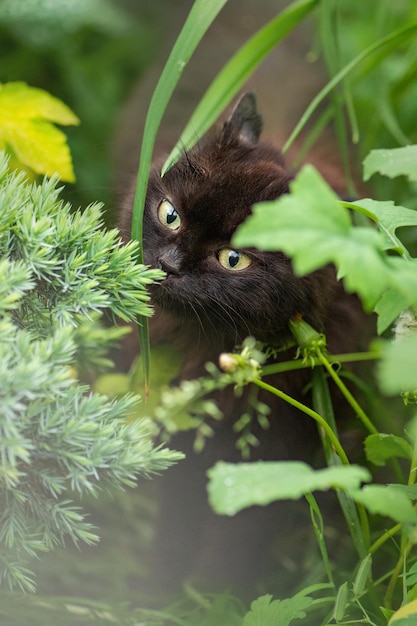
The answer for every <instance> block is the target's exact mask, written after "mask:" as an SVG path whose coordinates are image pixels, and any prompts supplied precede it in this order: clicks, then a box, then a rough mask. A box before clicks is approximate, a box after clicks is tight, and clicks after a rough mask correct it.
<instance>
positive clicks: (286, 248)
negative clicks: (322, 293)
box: [233, 165, 417, 332]
mask: <svg viewBox="0 0 417 626" xmlns="http://www.w3.org/2000/svg"><path fill="white" fill-rule="evenodd" d="M347 207H349V208H350V209H353V210H356V211H358V212H360V213H363V214H365V215H366V216H367V217H368V218H369V219H370V220H372V222H374V223H375V224H376V225H377V228H374V227H372V226H371V222H370V225H369V226H354V225H353V223H352V221H351V218H350V215H349V211H348V208H347ZM415 225H417V213H416V212H415V211H411V210H410V209H407V208H404V207H401V206H396V205H394V204H393V203H392V202H376V201H374V200H369V199H365V200H358V201H357V202H355V203H345V202H341V201H340V199H339V198H338V196H336V194H335V193H334V192H333V191H332V189H331V188H330V187H329V186H328V185H327V183H326V182H325V181H324V180H323V179H322V178H321V176H320V174H319V173H318V172H317V171H316V170H315V169H314V168H313V167H312V166H310V165H307V166H305V167H304V168H303V169H302V170H301V171H300V173H299V175H298V176H297V178H296V179H295V180H294V181H293V182H292V184H291V193H290V194H287V195H284V196H281V197H280V198H278V199H277V200H275V201H274V202H267V203H261V204H257V205H255V206H254V208H253V214H252V215H251V216H250V217H249V218H248V219H247V220H246V221H245V222H244V223H243V224H242V225H241V226H240V227H239V228H238V229H237V231H236V233H235V236H234V238H233V243H234V245H236V246H237V247H246V246H254V247H257V248H259V249H260V250H281V251H283V252H285V253H286V254H287V255H288V256H290V257H291V258H292V261H293V265H294V269H295V271H296V272H297V273H298V274H301V275H304V274H308V273H310V272H313V271H314V270H317V269H319V268H320V267H322V266H324V265H326V264H327V263H334V264H335V265H336V267H337V269H338V277H339V278H343V280H344V285H345V287H346V289H347V290H348V291H351V292H356V293H357V294H358V295H359V296H360V298H361V299H362V302H363V305H364V307H365V309H366V310H368V311H370V310H372V309H375V310H376V311H377V313H378V315H379V318H380V319H379V323H378V329H379V331H380V332H382V331H383V330H385V328H387V326H388V325H389V324H390V323H391V322H392V321H393V320H394V319H395V318H396V317H397V316H398V315H399V313H400V312H401V311H402V310H403V309H404V308H406V307H407V306H412V305H414V304H416V303H417V272H416V271H415V270H416V267H415V266H416V260H415V259H412V258H411V257H410V255H409V253H408V252H407V250H406V248H405V247H404V245H403V243H402V242H401V240H400V239H399V238H398V236H397V234H396V231H397V229H398V228H400V227H403V226H415ZM387 250H389V251H392V252H395V253H396V254H397V255H398V256H392V255H388V254H387V253H386V251H387Z"/></svg>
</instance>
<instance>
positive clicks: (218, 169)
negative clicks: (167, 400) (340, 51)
mask: <svg viewBox="0 0 417 626" xmlns="http://www.w3.org/2000/svg"><path fill="white" fill-rule="evenodd" d="M261 126H262V124H261V118H260V116H259V114H258V112H257V110H256V105H255V99H254V96H253V95H251V94H246V95H245V96H243V98H242V99H241V100H240V101H239V103H238V104H237V106H236V107H235V109H234V111H233V112H232V114H231V116H230V118H229V119H228V120H227V121H226V123H225V124H224V126H223V127H222V128H221V129H220V130H219V131H215V132H214V133H213V134H210V135H209V136H208V137H206V138H205V139H204V140H203V141H201V142H200V143H199V144H198V145H197V146H196V147H195V148H193V149H192V150H191V151H190V152H188V153H185V154H183V156H182V157H181V159H180V161H179V162H178V163H177V164H176V165H175V166H174V167H173V168H172V169H171V170H169V171H168V172H167V174H166V175H165V176H164V177H163V178H161V176H160V168H159V165H160V164H158V165H156V166H154V167H153V169H152V172H151V176H150V180H149V186H148V193H147V199H146V208H145V216H144V256H145V262H146V263H147V264H149V265H151V266H152V267H159V268H162V269H163V270H164V271H166V278H165V279H164V280H163V281H162V282H160V283H158V284H155V285H153V286H152V287H151V296H152V301H153V303H154V305H155V311H156V314H155V318H154V319H153V320H151V336H152V338H153V340H154V341H160V340H168V341H173V342H174V343H176V344H177V345H178V346H179V347H180V348H181V351H182V353H183V355H184V361H183V366H182V370H181V375H180V379H184V378H191V377H194V376H198V375H201V374H202V373H203V372H204V364H205V362H206V361H207V360H209V359H211V360H216V359H217V357H218V355H219V353H220V352H222V351H229V350H231V349H232V348H233V347H234V346H235V345H236V344H237V343H239V342H241V341H242V340H243V339H244V338H245V337H247V336H248V335H252V336H254V337H256V338H257V339H259V340H261V341H264V342H266V343H268V344H272V345H273V346H277V347H279V346H281V345H282V344H283V343H284V342H285V341H286V340H287V339H288V337H289V330H288V322H289V320H290V319H291V318H292V317H294V316H295V315H298V314H301V315H302V316H303V317H304V318H305V319H306V320H307V321H308V322H309V323H310V324H311V325H312V326H313V327H314V328H316V329H317V330H319V331H323V332H325V333H326V335H327V339H328V345H329V348H330V350H332V351H345V350H351V349H357V347H358V343H357V338H356V336H355V334H356V329H359V328H360V324H359V323H358V320H359V318H360V315H361V312H360V308H359V306H358V304H357V302H356V300H355V299H354V298H352V297H351V296H348V295H346V294H345V292H344V290H343V288H342V286H341V284H340V283H339V282H338V281H337V279H336V275H335V271H334V268H333V267H330V266H329V267H326V268H323V269H321V270H319V271H317V272H315V273H313V274H311V275H310V276H306V277H297V276H296V275H295V274H294V272H293V270H292V266H291V262H290V260H289V259H288V258H287V257H286V256H285V255H284V254H282V253H280V252H274V253H272V252H260V251H258V250H255V249H248V250H243V251H239V252H243V253H244V254H246V255H247V257H248V258H249V259H250V261H251V264H250V265H248V267H246V268H244V269H239V270H235V269H232V268H230V269H229V268H225V267H224V266H223V265H222V264H221V263H220V260H219V259H220V254H221V251H222V250H224V249H229V248H231V247H232V246H231V243H230V240H231V237H232V235H233V233H234V231H235V229H236V227H237V226H238V225H239V224H240V223H241V222H242V221H243V220H244V219H245V218H246V217H247V216H248V215H249V214H250V212H251V207H252V205H253V204H254V203H256V202H259V201H267V200H273V199H275V198H277V197H279V196H281V195H282V194H284V193H287V192H288V190H289V182H290V181H291V179H292V177H293V176H292V174H291V173H290V172H289V171H288V170H287V169H286V167H285V164H284V161H283V157H282V155H281V153H280V152H279V151H278V150H277V149H275V148H274V147H272V146H270V145H268V144H266V143H263V142H261V141H259V135H260V132H261ZM165 201H169V203H170V204H169V205H168V207H170V206H171V207H173V208H174V209H175V211H176V212H177V214H178V219H179V220H180V222H179V221H178V227H176V228H175V229H172V228H169V225H168V224H167V223H164V219H162V222H161V219H160V217H158V212H160V211H161V206H162V208H164V206H165V205H161V203H163V202H165ZM130 206H131V198H127V199H126V202H125V206H124V208H123V211H122V213H121V217H120V228H121V231H122V233H124V235H125V236H126V237H128V236H129V232H130V223H131V209H130ZM164 215H165V214H164V213H163V215H162V218H163V217H164ZM170 219H171V221H175V219H177V215H176V214H175V215H174V214H173V215H171V216H170ZM245 258H246V257H245ZM293 354H294V353H285V354H284V355H283V358H291V357H292V356H293ZM307 379H308V374H305V373H303V374H300V373H298V374H291V375H280V376H278V375H276V376H274V377H271V379H270V381H269V382H271V383H272V384H274V385H276V386H278V387H279V388H280V389H282V390H284V391H285V392H287V393H289V394H291V395H292V396H293V397H295V398H297V399H299V400H302V401H303V402H308V398H307V397H306V396H305V394H304V386H305V384H306V382H307ZM245 398H246V397H245V395H243V396H242V397H241V398H239V399H238V398H236V397H235V396H234V395H233V391H232V390H226V391H225V392H223V393H221V394H219V396H218V401H219V405H220V407H221V409H222V410H223V412H224V414H225V419H224V420H223V421H222V422H221V423H220V424H219V425H217V426H216V436H215V437H214V439H213V440H212V441H210V442H209V443H208V444H207V447H206V449H205V451H204V452H203V453H202V454H201V455H194V454H193V452H192V450H191V443H190V442H191V438H192V435H190V436H189V437H188V438H187V437H185V438H183V439H181V438H178V440H174V442H173V444H172V445H173V446H174V447H177V448H183V449H184V450H185V451H186V452H187V454H188V458H187V460H186V461H184V462H183V463H180V464H179V465H178V466H177V467H175V468H174V469H172V470H170V471H169V472H168V473H167V474H166V475H164V477H163V479H162V481H161V487H162V489H164V490H165V495H164V496H163V498H162V501H161V502H162V504H161V529H160V533H159V535H158V539H157V544H158V547H159V552H158V557H157V561H158V568H159V569H158V574H157V576H158V578H159V579H160V580H164V581H165V580H169V579H171V580H175V581H176V582H179V581H180V580H181V578H182V577H184V576H186V575H187V574H190V573H193V572H194V573H197V575H198V576H199V577H200V578H202V579H205V580H209V581H211V583H213V582H214V583H215V584H216V585H217V587H220V588H222V586H223V585H226V586H233V585H236V584H237V585H239V584H240V583H241V582H243V581H246V582H248V581H250V580H252V579H253V578H255V577H256V576H257V574H258V571H259V569H260V568H261V563H262V559H263V557H264V556H265V555H266V554H267V553H268V545H269V540H270V538H271V537H272V534H273V530H277V529H279V524H280V514H282V511H283V509H282V508H281V509H278V513H276V511H275V513H274V510H273V509H272V508H271V509H270V508H266V509H261V508H258V509H255V508H254V509H251V510H248V511H245V512H243V513H241V514H239V515H237V516H236V517H235V518H233V519H226V518H221V517H219V516H215V515H214V514H212V513H211V512H210V510H209V508H208V505H207V502H206V493H205V489H204V485H205V480H206V479H205V472H206V470H207V468H208V467H210V466H211V465H213V464H214V463H215V461H217V460H219V459H222V460H235V461H238V460H239V454H238V452H237V450H236V448H235V445H234V439H235V435H234V433H233V422H234V421H235V419H237V418H238V417H239V416H240V415H241V413H242V412H243V410H244V403H245ZM262 400H263V401H265V402H267V403H268V404H269V406H270V408H271V414H270V422H271V427H270V428H269V429H268V430H266V431H262V430H261V429H258V430H259V432H257V433H256V435H257V436H258V438H259V440H260V445H259V447H258V448H256V449H255V451H254V458H261V459H303V460H306V461H307V462H311V461H312V459H313V458H314V454H315V451H316V450H317V447H318V438H317V433H316V427H315V424H314V423H313V422H312V420H310V419H308V418H306V416H305V415H303V414H302V413H300V412H298V411H296V410H295V409H293V408H291V407H290V406H289V405H287V404H285V403H283V402H282V401H280V400H279V399H277V398H276V397H274V396H271V395H269V394H262ZM338 417H340V416H338ZM342 417H343V416H342ZM284 510H285V509H284ZM274 514H275V515H277V516H276V517H274ZM281 517H282V515H281ZM268 518H269V522H268V523H267V519H268ZM281 522H282V520H281Z"/></svg>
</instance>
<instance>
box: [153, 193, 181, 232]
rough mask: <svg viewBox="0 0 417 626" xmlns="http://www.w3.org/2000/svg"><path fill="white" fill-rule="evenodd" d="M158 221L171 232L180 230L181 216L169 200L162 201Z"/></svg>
mask: <svg viewBox="0 0 417 626" xmlns="http://www.w3.org/2000/svg"><path fill="white" fill-rule="evenodd" d="M158 219H159V221H160V222H161V224H162V225H163V226H166V227H167V228H169V229H170V230H178V228H179V227H180V225H181V218H180V215H179V213H178V211H177V210H176V209H175V208H174V207H173V206H172V204H171V203H170V202H169V200H162V202H161V204H160V205H159V207H158Z"/></svg>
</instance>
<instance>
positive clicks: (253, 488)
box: [208, 461, 370, 515]
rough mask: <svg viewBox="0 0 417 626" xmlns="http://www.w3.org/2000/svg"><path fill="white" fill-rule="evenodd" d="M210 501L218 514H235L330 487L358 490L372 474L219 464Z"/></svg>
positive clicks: (294, 465)
mask: <svg viewBox="0 0 417 626" xmlns="http://www.w3.org/2000/svg"><path fill="white" fill-rule="evenodd" d="M208 475H209V478H210V482H209V486H208V491H209V499H210V503H211V505H212V507H213V508H214V510H215V511H216V512H217V513H221V514H223V515H235V514H236V513H237V512H238V511H240V510H241V509H244V508H246V507H248V506H253V505H254V504H257V505H261V506H265V505H267V504H269V503H271V502H274V501H275V500H289V499H290V500H298V499H299V498H301V497H302V496H303V495H305V494H306V493H310V492H311V491H315V490H327V489H330V488H334V487H337V488H343V489H346V490H354V489H357V488H358V487H359V485H360V483H361V482H362V481H368V480H370V474H369V472H368V471H367V470H366V469H364V468H362V467H357V466H350V467H345V466H341V467H331V468H326V469H323V470H318V471H314V470H313V469H312V468H311V467H309V466H308V465H306V464H305V463H302V462H298V461H293V462H289V461H288V462H287V461H276V462H268V461H267V462H264V461H259V462H257V463H239V464H236V465H233V464H229V463H223V462H220V463H217V464H216V465H215V466H214V467H213V468H212V469H210V470H209V472H208Z"/></svg>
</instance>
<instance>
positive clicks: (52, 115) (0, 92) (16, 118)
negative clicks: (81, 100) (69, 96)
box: [0, 83, 79, 182]
mask: <svg viewBox="0 0 417 626" xmlns="http://www.w3.org/2000/svg"><path fill="white" fill-rule="evenodd" d="M54 123H55V124H56V123H58V124H61V125H69V124H78V123H79V120H78V118H77V117H76V115H74V113H73V112H72V111H71V110H70V109H69V108H68V107H67V106H66V105H65V104H64V103H62V102H60V101H59V100H57V99H56V98H54V97H53V96H51V95H50V94H48V93H47V92H45V91H43V90H42V89H35V88H33V87H28V86H27V85H25V84H24V83H7V84H6V85H0V149H1V150H8V151H9V153H10V154H11V156H12V157H13V163H11V164H10V165H11V167H12V168H13V169H15V168H16V167H20V168H26V169H27V170H28V171H29V172H34V173H35V174H46V175H47V176H52V175H53V174H58V175H59V177H60V179H61V180H65V181H68V182H73V181H74V171H73V167H72V161H71V155H70V152H69V148H68V146H67V143H66V137H65V135H64V133H63V132H62V131H61V130H59V129H58V128H56V126H54Z"/></svg>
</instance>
